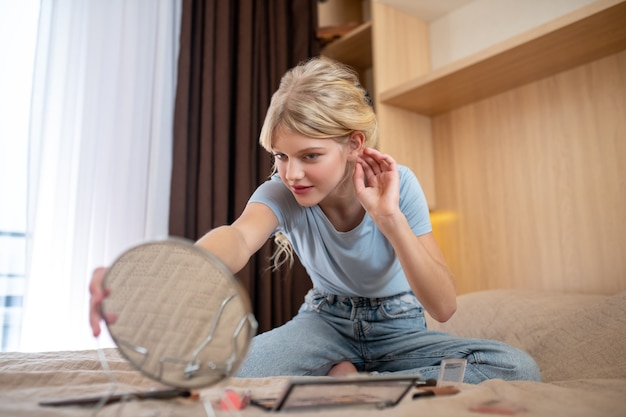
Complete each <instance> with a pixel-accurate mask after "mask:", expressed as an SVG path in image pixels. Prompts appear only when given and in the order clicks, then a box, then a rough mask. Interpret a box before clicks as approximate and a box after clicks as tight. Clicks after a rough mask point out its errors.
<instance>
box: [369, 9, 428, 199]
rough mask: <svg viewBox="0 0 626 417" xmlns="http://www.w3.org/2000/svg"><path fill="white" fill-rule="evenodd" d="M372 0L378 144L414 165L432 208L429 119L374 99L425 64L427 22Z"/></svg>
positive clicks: (419, 71)
mask: <svg viewBox="0 0 626 417" xmlns="http://www.w3.org/2000/svg"><path fill="white" fill-rule="evenodd" d="M371 6H372V21H373V27H372V33H373V36H372V41H373V45H372V49H373V51H372V54H373V58H374V59H373V61H374V87H375V94H374V98H375V104H376V112H377V115H378V121H379V125H378V128H379V142H378V148H379V149H380V150H381V151H382V152H385V153H388V154H390V155H391V156H393V157H394V158H395V159H396V161H397V162H398V163H400V164H403V165H407V166H410V167H411V168H412V169H413V170H414V172H415V174H416V175H417V176H418V177H419V179H420V183H421V185H422V188H423V189H424V193H425V194H426V198H427V199H428V203H429V205H430V207H431V208H433V207H435V205H436V199H435V198H436V197H435V182H434V171H433V150H432V140H431V120H430V118H429V117H425V116H422V115H419V114H416V113H413V112H410V111H407V110H403V109H400V108H398V107H394V106H390V105H386V104H383V103H381V102H380V100H379V92H380V91H384V90H386V89H388V88H390V87H392V86H395V85H397V84H400V83H403V82H405V81H407V80H409V79H410V78H411V77H414V76H417V75H421V74H426V73H427V72H428V71H429V70H430V55H429V52H428V48H429V46H428V25H427V24H426V22H423V21H421V20H419V19H417V18H415V17H413V16H410V15H407V14H405V13H402V12H399V11H398V10H396V9H395V8H393V7H389V6H386V5H384V4H381V3H378V2H372V4H371Z"/></svg>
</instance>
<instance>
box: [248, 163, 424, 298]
mask: <svg viewBox="0 0 626 417" xmlns="http://www.w3.org/2000/svg"><path fill="white" fill-rule="evenodd" d="M398 172H399V175H400V209H401V210H402V212H403V213H404V215H405V216H406V218H407V220H408V222H409V225H410V226H411V229H412V230H413V232H414V233H415V234H416V235H418V236H419V235H423V234H426V233H429V232H431V231H432V226H431V223H430V217H429V213H428V204H427V202H426V197H425V196H424V192H423V190H422V187H421V186H420V184H419V182H418V180H417V178H416V177H415V175H414V174H413V172H412V171H411V170H410V169H409V168H407V167H405V166H402V165H399V166H398ZM253 202H254V203H262V204H265V205H266V206H268V207H269V208H270V209H271V210H272V211H273V212H274V214H275V215H276V217H277V218H278V223H279V225H278V228H277V229H276V231H280V232H282V233H283V234H285V236H287V238H288V239H289V241H290V242H291V244H292V246H293V249H294V252H295V253H296V255H297V256H298V258H299V259H300V262H301V263H302V265H303V266H304V267H305V268H306V270H307V272H308V274H309V276H310V278H311V280H312V282H313V285H314V286H315V287H316V288H319V289H320V290H322V291H325V292H328V293H331V294H336V295H343V296H351V297H352V296H358V297H369V298H375V297H388V296H391V295H395V294H399V293H401V292H406V291H410V287H409V284H408V282H407V280H406V276H405V275H404V271H403V270H402V267H401V266H400V262H399V261H398V258H397V257H396V254H395V251H394V250H393V247H392V246H391V244H390V243H389V241H388V240H387V238H386V237H385V236H384V235H383V234H382V233H381V232H380V230H379V229H378V227H377V226H376V224H375V223H374V221H373V220H372V218H371V217H370V216H369V215H368V214H367V213H366V214H365V216H364V218H363V220H362V221H361V223H360V224H359V225H358V226H357V227H355V228H354V229H352V230H350V231H348V232H338V231H337V230H336V229H335V228H334V227H333V225H332V224H331V223H330V221H329V220H328V218H327V217H326V215H325V214H324V212H323V211H322V209H320V207H319V206H317V205H315V206H312V207H302V206H300V205H299V204H298V202H297V201H296V200H295V198H294V197H293V195H292V194H291V191H290V190H289V189H288V188H287V186H285V184H283V182H282V181H281V179H280V177H279V176H278V174H274V175H273V176H272V177H271V178H270V179H269V180H267V181H266V182H265V183H263V184H261V185H260V186H259V187H258V188H257V190H256V191H255V192H254V193H253V194H252V196H251V197H250V200H249V203H253Z"/></svg>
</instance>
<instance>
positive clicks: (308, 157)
mask: <svg viewBox="0 0 626 417" xmlns="http://www.w3.org/2000/svg"><path fill="white" fill-rule="evenodd" d="M318 156H319V154H316V153H311V154H308V155H304V159H305V160H307V161H313V160H315V159H317V157H318Z"/></svg>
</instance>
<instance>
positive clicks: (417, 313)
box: [379, 294, 424, 319]
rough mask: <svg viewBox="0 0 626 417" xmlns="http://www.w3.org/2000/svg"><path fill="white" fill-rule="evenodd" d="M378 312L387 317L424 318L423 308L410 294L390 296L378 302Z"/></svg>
mask: <svg viewBox="0 0 626 417" xmlns="http://www.w3.org/2000/svg"><path fill="white" fill-rule="evenodd" d="M379 311H380V314H381V315H382V316H383V317H385V318H387V319H415V318H424V308H423V307H422V305H421V304H420V303H419V301H417V298H415V296H414V295H412V294H402V295H398V296H397V297H391V298H389V299H387V300H384V301H383V302H381V303H380V307H379Z"/></svg>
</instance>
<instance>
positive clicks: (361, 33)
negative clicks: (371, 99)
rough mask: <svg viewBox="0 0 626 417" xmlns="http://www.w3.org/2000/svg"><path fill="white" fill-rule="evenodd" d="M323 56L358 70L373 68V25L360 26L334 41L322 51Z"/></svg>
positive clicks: (369, 23)
mask: <svg viewBox="0 0 626 417" xmlns="http://www.w3.org/2000/svg"><path fill="white" fill-rule="evenodd" d="M322 55H324V56H327V57H329V58H332V59H336V60H337V61H341V62H343V63H344V64H348V65H350V66H352V67H354V68H355V69H357V70H363V69H367V68H370V67H371V66H372V23H371V22H366V23H363V24H361V25H359V26H358V27H357V28H355V29H354V30H352V31H350V32H349V33H347V34H346V35H344V36H342V37H341V38H339V39H337V40H334V41H332V42H331V43H329V44H328V45H326V46H325V47H324V49H322Z"/></svg>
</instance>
